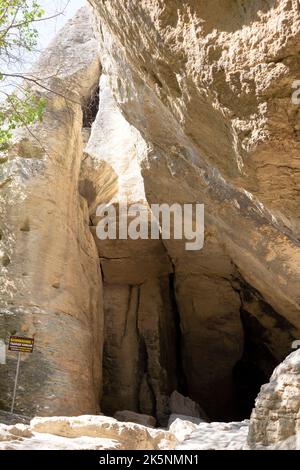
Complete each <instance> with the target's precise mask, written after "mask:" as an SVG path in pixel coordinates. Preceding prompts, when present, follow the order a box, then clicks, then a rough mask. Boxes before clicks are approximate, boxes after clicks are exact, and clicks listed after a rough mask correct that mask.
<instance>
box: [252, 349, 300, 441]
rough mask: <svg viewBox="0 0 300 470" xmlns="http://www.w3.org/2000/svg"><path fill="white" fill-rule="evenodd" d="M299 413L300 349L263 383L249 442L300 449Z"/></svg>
mask: <svg viewBox="0 0 300 470" xmlns="http://www.w3.org/2000/svg"><path fill="white" fill-rule="evenodd" d="M299 417H300V350H298V351H296V352H294V353H292V354H290V355H289V356H288V357H287V358H286V359H285V360H284V361H283V362H282V363H281V364H280V365H279V366H278V367H277V368H276V369H275V371H274V373H273V374H272V377H271V379H270V382H269V383H268V384H266V385H263V386H262V388H261V391H260V393H259V395H258V397H257V399H256V403H255V408H254V410H253V412H252V415H251V420H250V427H249V436H248V442H249V445H250V446H252V447H254V448H255V447H259V446H273V447H274V446H275V447H276V446H278V448H283V449H288V448H291V449H299V441H300V426H299Z"/></svg>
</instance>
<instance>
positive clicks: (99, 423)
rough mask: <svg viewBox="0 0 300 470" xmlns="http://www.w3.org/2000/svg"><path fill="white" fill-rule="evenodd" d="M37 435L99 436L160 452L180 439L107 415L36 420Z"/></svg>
mask: <svg viewBox="0 0 300 470" xmlns="http://www.w3.org/2000/svg"><path fill="white" fill-rule="evenodd" d="M30 429H31V431H33V432H38V433H47V434H55V435H57V436H62V437H71V438H75V437H79V436H88V437H99V438H102V439H103V438H105V439H113V440H117V441H119V442H120V443H121V445H122V447H123V448H127V449H132V450H156V449H161V448H164V449H168V448H171V449H172V448H174V446H175V444H176V439H175V437H174V436H173V434H171V433H170V432H168V431H163V430H156V429H151V428H146V427H144V426H141V425H139V424H135V423H120V422H119V421H117V420H116V419H113V418H108V417H107V416H78V417H76V418H73V417H72V418H66V417H53V418H34V419H33V420H32V421H31V424H30Z"/></svg>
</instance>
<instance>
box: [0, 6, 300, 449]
mask: <svg viewBox="0 0 300 470" xmlns="http://www.w3.org/2000/svg"><path fill="white" fill-rule="evenodd" d="M89 3H90V5H89V6H87V7H84V8H83V9H81V10H79V11H78V13H77V14H76V16H75V17H74V18H73V19H72V20H70V21H69V22H68V23H67V24H66V26H65V27H64V28H63V29H62V30H61V31H60V33H59V34H58V35H57V37H56V38H55V39H54V41H53V42H52V43H51V44H50V46H49V47H48V49H46V51H44V53H43V54H42V55H41V57H40V59H39V61H38V62H37V63H36V65H35V66H34V69H33V70H32V74H34V76H38V77H39V79H40V80H41V81H42V82H43V83H46V85H45V87H43V88H41V87H39V86H37V85H32V86H33V89H34V90H35V92H36V94H37V95H38V96H44V97H45V98H46V103H47V104H46V110H45V113H44V117H43V122H42V123H37V124H35V125H33V126H31V127H30V132H29V130H28V129H20V130H17V131H16V132H15V133H14V137H13V142H12V145H11V146H10V148H9V149H8V150H7V151H5V152H3V155H1V156H0V216H1V218H0V279H1V280H0V337H1V338H2V339H4V340H5V341H6V342H7V341H8V340H9V337H10V335H14V334H16V335H21V336H28V337H33V338H34V341H35V352H34V354H32V355H26V356H24V357H22V360H21V370H22V373H21V375H20V380H19V387H18V391H17V392H18V393H17V398H16V410H17V412H18V413H19V414H20V415H25V416H29V417H34V416H40V417H51V416H53V417H54V416H69V417H72V416H80V415H97V414H99V413H103V414H104V415H106V416H109V417H113V416H115V414H116V413H117V412H120V411H124V410H128V411H132V412H135V413H139V414H144V415H150V416H152V417H154V418H155V420H156V423H157V426H158V427H160V428H165V427H167V424H168V420H169V417H170V414H172V412H174V410H173V411H172V404H171V400H170V397H171V396H172V394H173V392H175V391H177V392H178V393H179V394H180V395H182V396H184V397H189V398H190V399H191V400H193V402H195V404H197V405H199V406H200V408H201V410H204V411H203V413H205V415H206V419H207V420H208V421H210V422H223V423H224V422H225V423H230V422H233V421H240V422H242V421H243V420H248V419H250V415H251V413H252V418H251V421H250V431H249V443H250V444H249V445H251V446H253V447H255V445H264V446H267V445H271V444H272V445H273V444H276V443H278V442H281V441H283V440H285V439H288V438H290V437H291V436H294V435H295V434H296V433H297V432H300V430H299V429H298V428H297V424H295V423H296V421H297V419H298V418H297V416H298V415H299V412H300V411H299V410H300V408H299V406H300V400H299V399H298V398H297V397H298V395H297V394H299V383H300V379H299V377H300V375H299V371H300V358H299V354H298V353H297V352H294V353H293V351H294V349H293V342H294V341H296V340H300V295H299V285H300V211H299V207H300V204H299V202H300V201H299V175H300V159H299V151H300V133H299V129H300V112H299V109H300V108H299V104H297V105H295V104H294V103H293V101H292V99H291V96H292V93H293V91H294V90H293V87H292V84H293V82H294V81H296V80H297V79H298V80H299V79H300V41H299V39H300V4H299V2H298V0H268V1H262V0H255V1H247V0H237V1H234V0H224V1H222V2H219V1H217V0H213V1H210V2H205V1H202V0H198V1H194V0H142V1H140V0H114V1H108V0H90V2H89ZM124 203H127V204H143V205H144V206H145V207H146V208H147V210H148V211H149V212H150V211H151V205H152V204H168V205H170V206H172V205H173V204H181V205H183V204H196V203H201V204H204V207H205V237H204V247H203V249H202V250H199V251H187V250H186V249H185V240H178V239H174V238H171V239H169V240H165V239H162V238H160V239H155V240H153V239H152V240H151V239H147V240H146V239H138V240H130V239H120V238H119V239H118V238H117V239H115V240H111V239H107V240H100V239H99V238H98V236H97V224H98V222H99V214H98V212H97V208H98V207H99V206H100V205H101V204H106V205H107V206H108V207H109V206H113V207H114V208H115V210H117V213H119V211H120V208H121V207H122V205H123V204H124ZM291 353H293V355H292V356H290V357H289V358H288V359H286V357H287V356H289V354H291ZM293 358H294V359H293ZM295 358H296V359H297V358H298V362H297V360H296V359H295ZM284 360H285V362H283V361H284ZM16 361H17V356H16V354H13V353H11V352H8V355H7V362H6V365H0V410H2V411H9V409H10V403H11V393H12V389H13V386H14V378H15V368H16ZM286 361H287V362H286ZM277 366H279V367H278V369H276V371H279V372H280V371H281V372H280V373H281V374H283V376H284V377H285V378H286V382H284V380H283V382H282V383H288V384H289V386H290V387H291V388H293V387H294V392H293V396H292V398H291V400H292V402H293V406H292V405H291V409H292V411H289V410H290V408H289V407H288V406H287V405H286V404H283V408H282V409H283V411H282V415H281V411H280V410H281V408H280V407H281V406H282V403H281V402H282V401H283V402H284V400H285V399H286V400H287V401H288V400H289V396H288V397H287V398H286V397H285V395H284V393H285V392H284V391H283V392H282V390H283V389H282V387H283V386H282V387H281V388H280V387H279V389H278V388H276V387H275V386H274V380H277V377H278V374H279V372H276V371H275V373H274V374H275V375H272V374H273V371H274V369H275V368H276V367H277ZM295 370H296V372H295ZM276 374H277V375H276ZM271 377H272V378H271ZM295 377H296V378H295ZM270 379H271V382H270V383H269V384H268V385H265V386H264V388H263V389H262V391H261V393H260V395H259V397H258V399H257V402H256V408H255V409H254V411H253V412H252V410H253V408H254V406H255V399H256V398H257V396H258V394H259V391H260V389H261V386H262V385H263V384H267V383H268V382H269V381H270ZM278 380H279V381H280V380H281V379H278ZM296 380H297V384H298V385H295V382H294V381H296ZM280 383H281V382H280ZM272 384H273V386H272ZM272 387H273V388H272ZM278 390H279V391H278ZM281 392H282V394H281ZM272 394H273V395H274V396H273V395H272ZM270 396H273V401H272V400H271V399H270ZM274 397H275V398H274ZM275 402H276V404H275V405H274V409H273V408H272V404H274V403H275ZM284 403H286V402H284ZM175 408H176V407H175ZM279 408H280V409H279ZM274 410H275V411H274ZM284 410H288V411H284ZM201 413H202V411H201ZM201 413H200V414H201ZM272 413H275V414H276V413H277V414H278V416H283V418H282V419H283V420H285V421H284V424H281V425H280V426H281V427H280V426H279V427H280V431H278V429H277V428H276V430H274V429H273V428H272V427H270V426H269V424H268V423H267V421H268V420H270V419H271V420H272V419H273V418H270V416H271V415H272ZM297 413H298V414H297ZM179 414H180V413H179ZM182 414H185V413H182ZM272 416H273V415H272ZM276 416H277V415H276ZM198 417H199V416H198ZM36 419H38V418H36ZM276 419H277V418H276ZM278 419H279V418H278ZM279 421H280V419H279ZM298 421H299V419H298ZM298 421H297V422H298ZM268 422H269V421H268ZM286 423H288V424H286ZM38 426H39V425H37V428H38ZM268 426H269V427H268ZM266 429H267V430H266Z"/></svg>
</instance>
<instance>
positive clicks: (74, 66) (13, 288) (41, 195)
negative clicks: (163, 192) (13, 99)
mask: <svg viewBox="0 0 300 470" xmlns="http://www.w3.org/2000/svg"><path fill="white" fill-rule="evenodd" d="M95 52H96V42H95V40H94V38H93V34H92V28H91V25H90V19H89V15H88V13H87V12H86V11H85V10H81V11H80V12H79V13H78V15H77V16H76V17H75V18H74V20H72V21H71V22H69V24H68V25H67V26H66V28H65V29H64V31H63V32H62V33H61V34H60V35H58V37H57V38H56V40H55V41H54V42H53V43H52V44H51V46H50V48H49V49H48V50H47V51H46V53H45V54H44V55H43V57H42V58H41V61H40V63H39V64H37V67H36V70H35V72H34V73H35V76H38V77H40V79H42V78H43V77H51V78H49V79H48V80H43V82H42V83H43V85H44V86H46V87H47V88H49V89H51V90H53V91H54V92H55V93H51V92H46V91H45V90H43V94H44V95H45V97H46V98H47V108H46V111H45V115H44V121H43V124H42V125H37V126H36V127H35V128H33V129H32V130H31V133H29V132H27V131H26V130H24V131H22V132H20V133H19V134H18V135H16V136H15V142H14V145H13V146H12V148H11V149H10V150H9V151H8V153H7V154H6V155H4V157H3V160H1V164H0V176H1V183H0V211H1V230H0V233H1V236H0V246H1V249H0V253H1V267H0V268H1V281H0V302H1V304H0V335H1V338H3V339H5V340H8V338H9V335H10V334H20V335H23V336H33V337H34V338H35V351H34V353H33V354H23V355H22V360H21V367H20V380H19V387H18V391H17V398H16V410H17V411H19V412H21V413H24V414H29V415H32V414H34V413H39V414H42V415H43V414H44V415H45V414H46V415H47V414H80V413H88V412H90V413H95V412H96V411H97V410H98V409H99V394H100V389H101V386H100V384H101V363H102V360H101V354H102V337H103V335H102V330H103V313H102V293H101V292H102V287H101V272H100V267H99V262H98V255H97V251H96V248H95V244H94V242H93V237H92V235H91V233H90V230H89V226H88V225H89V217H88V210H87V204H86V201H85V200H84V198H82V197H81V196H80V195H79V193H78V181H79V172H80V166H81V159H82V146H83V144H82V136H81V129H82V104H84V102H85V100H86V99H87V98H89V97H90V95H91V92H92V90H93V89H94V88H95V86H97V84H98V80H99V75H100V63H99V59H98V58H97V55H96V53H95ZM37 92H39V91H37ZM16 361H17V354H16V353H9V354H8V358H7V364H6V366H3V365H2V366H1V369H0V400H1V402H0V403H1V408H4V409H8V408H9V406H10V403H11V397H12V390H13V382H14V376H15V370H16Z"/></svg>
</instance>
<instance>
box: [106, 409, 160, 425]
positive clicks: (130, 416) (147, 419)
mask: <svg viewBox="0 0 300 470" xmlns="http://www.w3.org/2000/svg"><path fill="white" fill-rule="evenodd" d="M114 418H115V419H117V420H118V421H124V422H132V423H137V424H142V425H143V426H147V427H149V428H155V426H156V419H155V418H154V417H153V416H149V415H143V414H141V413H134V411H128V410H123V411H117V412H116V413H115V414H114Z"/></svg>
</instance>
